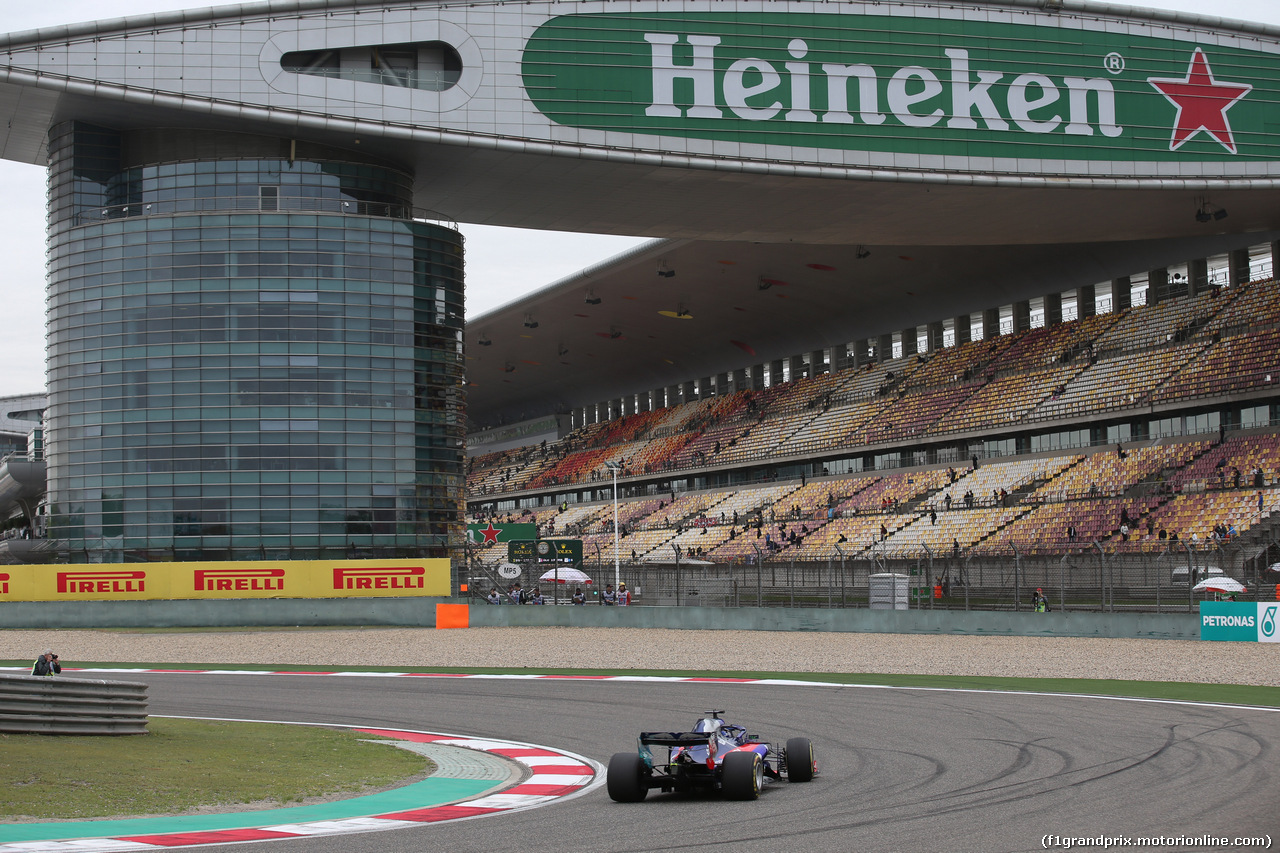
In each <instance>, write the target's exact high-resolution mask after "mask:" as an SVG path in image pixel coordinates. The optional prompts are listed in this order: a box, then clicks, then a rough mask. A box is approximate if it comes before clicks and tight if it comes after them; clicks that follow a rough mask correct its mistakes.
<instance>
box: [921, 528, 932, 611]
mask: <svg viewBox="0 0 1280 853" xmlns="http://www.w3.org/2000/svg"><path fill="white" fill-rule="evenodd" d="M920 547H921V548H924V552H925V554H927V555H928V556H929V567H928V568H927V569H926V570H925V573H924V588H925V592H926V593H928V595H929V609H930V610H932V609H933V552H932V551H930V550H929V546H928V545H925V544H924V543H923V542H921V543H920Z"/></svg>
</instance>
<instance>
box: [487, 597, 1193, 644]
mask: <svg viewBox="0 0 1280 853" xmlns="http://www.w3.org/2000/svg"><path fill="white" fill-rule="evenodd" d="M470 624H471V627H473V628H484V627H516V626H524V627H535V626H537V627H545V626H559V627H576V628H600V627H616V628H677V629H701V630H720V631H732V630H738V631H838V632H854V633H876V634H969V635H976V636H995V637H1135V638H1144V639H1163V640H1196V639H1199V638H1200V620H1199V618H1198V617H1197V615H1196V614H1194V613H1090V612H1054V613H1012V612H1003V611H990V610H983V611H978V610H969V611H963V610H866V609H856V610H854V609H848V610H839V609H832V610H826V609H818V608H799V607H797V608H785V607H736V608H719V607H600V606H583V607H514V606H505V607H504V606H497V607H495V606H490V605H474V606H472V608H471V615H470Z"/></svg>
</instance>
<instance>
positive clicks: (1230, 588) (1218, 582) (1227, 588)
mask: <svg viewBox="0 0 1280 853" xmlns="http://www.w3.org/2000/svg"><path fill="white" fill-rule="evenodd" d="M1191 589H1192V590H1193V591H1195V592H1229V593H1234V592H1245V591H1246V590H1245V585H1244V584H1242V583H1240V581H1238V580H1236V579H1234V578H1205V579H1204V580H1202V581H1200V583H1198V584H1196V585H1195V586H1193V587H1191Z"/></svg>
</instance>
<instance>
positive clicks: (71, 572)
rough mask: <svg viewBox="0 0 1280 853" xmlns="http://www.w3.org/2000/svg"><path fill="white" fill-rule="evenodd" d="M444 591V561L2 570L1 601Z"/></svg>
mask: <svg viewBox="0 0 1280 853" xmlns="http://www.w3.org/2000/svg"><path fill="white" fill-rule="evenodd" d="M449 592H450V589H449V561H448V560H447V559H430V560H423V559H402V560H290V561H281V562H252V563H249V562H240V563H233V562H199V563H110V564H108V563H94V564H87V565H39V566H3V567H0V601H140V600H174V599H219V598H237V599H244V598H370V597H382V598H385V597H407V596H412V597H422V596H447V595H449Z"/></svg>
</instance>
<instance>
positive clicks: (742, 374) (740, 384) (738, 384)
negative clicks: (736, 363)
mask: <svg viewBox="0 0 1280 853" xmlns="http://www.w3.org/2000/svg"><path fill="white" fill-rule="evenodd" d="M750 387H751V381H750V380H749V379H747V369H746V368H745V367H739V368H738V369H737V370H735V371H733V390H734V391H746V390H747V389H748V388H750Z"/></svg>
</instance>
